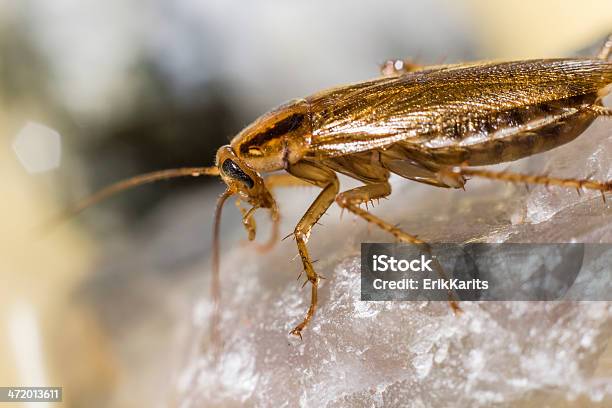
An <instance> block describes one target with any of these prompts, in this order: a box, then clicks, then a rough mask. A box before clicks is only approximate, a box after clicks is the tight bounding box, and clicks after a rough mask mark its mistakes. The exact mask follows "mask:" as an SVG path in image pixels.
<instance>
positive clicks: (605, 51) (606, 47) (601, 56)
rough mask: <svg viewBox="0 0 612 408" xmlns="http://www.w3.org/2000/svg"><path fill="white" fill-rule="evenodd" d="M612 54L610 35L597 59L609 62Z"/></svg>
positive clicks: (611, 36) (611, 38) (611, 37)
mask: <svg viewBox="0 0 612 408" xmlns="http://www.w3.org/2000/svg"><path fill="white" fill-rule="evenodd" d="M611 52H612V35H610V36H609V37H608V38H607V39H606V42H604V44H603V46H602V47H601V50H600V51H599V54H597V58H599V59H602V60H607V59H608V58H609V57H610V53H611Z"/></svg>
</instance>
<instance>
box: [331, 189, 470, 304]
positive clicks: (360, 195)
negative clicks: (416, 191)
mask: <svg viewBox="0 0 612 408" xmlns="http://www.w3.org/2000/svg"><path fill="white" fill-rule="evenodd" d="M389 194H391V185H390V184H389V183H388V182H387V181H381V182H377V183H372V184H366V185H365V186H361V187H357V188H354V189H352V190H348V191H345V192H343V193H340V194H338V196H337V197H336V203H338V205H339V206H340V207H341V208H346V209H347V210H349V211H350V212H352V213H353V214H355V215H358V216H359V217H361V218H363V219H364V220H366V221H367V222H368V223H371V224H374V225H376V226H377V227H379V228H380V229H382V230H384V231H387V232H388V233H390V234H392V235H393V236H394V237H395V238H397V239H398V240H399V241H401V242H406V243H409V244H419V245H421V246H422V247H423V248H424V249H425V251H426V252H428V253H429V255H431V248H430V247H429V244H427V243H426V242H425V241H422V240H420V239H419V238H418V237H417V236H416V235H411V234H408V233H406V232H404V231H402V230H401V229H400V228H398V227H397V226H395V225H392V224H389V223H388V222H386V221H384V220H382V219H380V218H378V217H376V216H375V215H373V214H372V213H370V212H367V211H364V210H362V209H361V207H359V204H360V203H362V202H364V201H368V200H371V199H378V198H384V197H386V196H388V195H389ZM433 265H434V268H435V269H436V273H437V274H438V275H439V276H440V277H441V278H443V279H446V273H445V272H444V269H443V268H442V265H440V263H439V262H438V261H437V260H435V259H434V263H433ZM448 303H449V305H450V307H451V309H452V310H453V312H454V313H455V314H459V313H460V312H461V308H460V307H459V304H458V303H457V298H456V296H455V294H454V293H453V292H452V291H448Z"/></svg>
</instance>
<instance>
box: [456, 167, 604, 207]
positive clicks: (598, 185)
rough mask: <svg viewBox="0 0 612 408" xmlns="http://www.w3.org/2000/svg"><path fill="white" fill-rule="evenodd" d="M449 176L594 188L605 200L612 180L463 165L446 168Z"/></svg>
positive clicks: (580, 188)
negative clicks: (565, 176)
mask: <svg viewBox="0 0 612 408" xmlns="http://www.w3.org/2000/svg"><path fill="white" fill-rule="evenodd" d="M448 174H449V175H450V176H455V177H463V176H472V177H480V178H486V179H489V180H500V181H505V182H508V183H515V184H527V185H529V184H540V185H544V186H559V187H566V188H573V189H576V190H577V191H578V192H579V193H580V190H582V189H586V190H596V191H599V192H601V196H602V198H603V200H604V201H605V199H606V198H605V193H607V192H610V191H612V181H607V182H600V181H593V180H587V179H573V178H556V177H549V176H537V175H531V174H520V173H512V172H508V171H491V170H481V169H474V168H465V167H453V168H451V169H449V170H448Z"/></svg>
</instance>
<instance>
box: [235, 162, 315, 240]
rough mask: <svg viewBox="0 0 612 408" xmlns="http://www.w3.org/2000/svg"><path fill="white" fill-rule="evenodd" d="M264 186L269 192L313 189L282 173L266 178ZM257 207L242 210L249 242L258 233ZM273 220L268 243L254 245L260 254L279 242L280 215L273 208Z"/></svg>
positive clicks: (309, 185)
mask: <svg viewBox="0 0 612 408" xmlns="http://www.w3.org/2000/svg"><path fill="white" fill-rule="evenodd" d="M264 184H265V185H266V188H267V189H268V190H269V191H272V190H273V189H275V188H277V187H300V186H305V187H311V184H309V183H307V182H305V181H303V180H300V179H298V178H297V177H294V176H292V175H291V174H288V173H280V174H273V175H271V176H268V177H266V179H265V181H264ZM255 209H256V207H253V208H251V209H250V210H249V211H248V212H247V211H244V210H242V209H241V210H240V211H241V212H242V215H243V218H242V223H243V224H244V226H245V228H246V230H247V233H248V234H249V241H253V240H254V239H255V233H256V224H255V219H253V217H252V216H253V214H254V212H255ZM271 218H272V233H271V234H270V238H269V239H268V241H267V242H265V243H263V244H260V243H257V242H254V243H253V246H254V247H255V249H256V250H257V251H259V252H267V251H269V250H271V249H272V248H274V245H275V244H276V243H277V242H278V230H279V227H280V213H279V212H278V209H276V208H273V209H272V213H271Z"/></svg>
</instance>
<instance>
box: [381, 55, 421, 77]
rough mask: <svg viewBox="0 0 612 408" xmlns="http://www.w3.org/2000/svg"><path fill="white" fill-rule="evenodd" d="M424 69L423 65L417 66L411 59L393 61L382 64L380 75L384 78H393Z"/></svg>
mask: <svg viewBox="0 0 612 408" xmlns="http://www.w3.org/2000/svg"><path fill="white" fill-rule="evenodd" d="M422 68H423V67H422V66H421V65H418V64H415V63H414V62H412V61H411V60H409V59H404V60H401V59H393V60H387V61H385V62H384V63H383V64H381V66H380V74H381V75H382V76H384V77H389V78H392V77H397V76H400V75H404V74H407V73H408V72H413V71H418V70H420V69H422Z"/></svg>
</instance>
